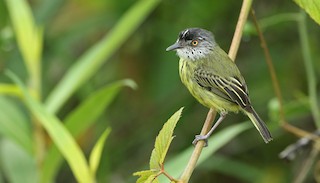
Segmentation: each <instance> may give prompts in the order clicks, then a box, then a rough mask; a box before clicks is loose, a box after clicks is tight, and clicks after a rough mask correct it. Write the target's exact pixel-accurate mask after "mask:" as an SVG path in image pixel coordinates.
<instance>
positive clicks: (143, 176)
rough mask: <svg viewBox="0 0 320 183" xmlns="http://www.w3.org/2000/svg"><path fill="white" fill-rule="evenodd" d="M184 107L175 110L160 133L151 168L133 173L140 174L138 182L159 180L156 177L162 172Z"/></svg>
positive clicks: (151, 160) (152, 156) (151, 159)
mask: <svg viewBox="0 0 320 183" xmlns="http://www.w3.org/2000/svg"><path fill="white" fill-rule="evenodd" d="M182 110H183V107H182V108H180V109H179V110H178V111H177V112H175V113H174V114H173V115H172V116H171V117H170V119H169V120H168V121H167V122H166V123H165V124H164V125H163V127H162V129H161V130H160V132H159V135H158V136H157V138H156V141H155V147H154V149H153V150H152V153H151V158H150V170H146V171H140V172H136V173H134V174H133V175H135V176H140V178H138V180H137V183H138V182H150V183H151V182H158V179H157V178H156V177H157V175H158V174H159V173H161V166H162V165H163V164H164V159H165V157H166V155H167V152H168V149H169V147H170V144H171V142H172V139H173V130H174V128H175V127H176V124H177V122H178V121H179V119H180V116H181V113H182Z"/></svg>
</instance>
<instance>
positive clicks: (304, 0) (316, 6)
mask: <svg viewBox="0 0 320 183" xmlns="http://www.w3.org/2000/svg"><path fill="white" fill-rule="evenodd" d="M294 2H296V3H297V4H298V5H299V6H300V7H301V8H302V9H304V10H305V11H306V12H307V13H308V14H309V15H310V17H311V18H312V19H313V20H314V21H316V22H317V23H318V24H319V25H320V1H319V0H294Z"/></svg>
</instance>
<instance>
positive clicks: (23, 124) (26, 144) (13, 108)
mask: <svg viewBox="0 0 320 183" xmlns="http://www.w3.org/2000/svg"><path fill="white" fill-rule="evenodd" d="M0 116H1V118H0V133H1V135H4V136H5V137H7V138H9V139H10V140H12V141H13V142H15V143H17V144H18V145H20V146H21V147H22V148H23V149H24V150H25V151H26V152H27V153H29V154H30V155H31V154H33V142H32V137H31V129H30V126H28V119H27V116H25V115H24V114H23V112H22V111H21V110H20V109H19V108H18V106H17V105H16V104H15V103H14V101H13V100H9V99H8V98H7V97H4V96H0Z"/></svg>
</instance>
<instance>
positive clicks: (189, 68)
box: [179, 59, 239, 112]
mask: <svg viewBox="0 0 320 183" xmlns="http://www.w3.org/2000/svg"><path fill="white" fill-rule="evenodd" d="M195 67H196V66H195V65H194V63H192V61H185V60H182V59H180V62H179V74H180V78H181V81H182V83H183V84H184V85H185V86H186V87H187V88H188V90H189V92H190V93H191V94H192V95H193V97H194V98H196V99H197V100H198V101H199V102H200V103H201V104H202V105H204V106H206V107H208V108H215V109H216V110H217V111H218V112H228V111H232V112H238V111H239V106H238V105H237V104H235V103H232V102H230V101H228V100H225V99H223V98H221V97H220V96H217V95H216V94H214V93H212V92H210V91H208V90H205V89H203V88H202V87H201V86H200V85H198V83H197V82H196V81H195V79H194V76H193V74H194V69H195Z"/></svg>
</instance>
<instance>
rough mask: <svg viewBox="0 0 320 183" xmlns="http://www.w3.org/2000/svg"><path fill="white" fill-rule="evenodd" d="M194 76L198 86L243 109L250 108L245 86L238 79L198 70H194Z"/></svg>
mask: <svg viewBox="0 0 320 183" xmlns="http://www.w3.org/2000/svg"><path fill="white" fill-rule="evenodd" d="M194 76H195V79H196V82H197V83H198V84H199V86H201V87H203V88H205V89H206V90H208V91H210V92H212V93H214V94H216V95H218V96H220V97H221V98H223V99H225V100H228V101H231V102H234V103H237V104H238V105H239V106H241V107H242V108H243V109H246V108H247V107H250V106H251V104H250V100H249V96H248V89H247V86H246V84H245V83H244V81H241V80H240V78H238V77H235V76H230V77H222V76H219V75H217V74H216V73H214V72H213V71H208V70H205V69H200V68H199V69H196V70H195V74H194Z"/></svg>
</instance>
